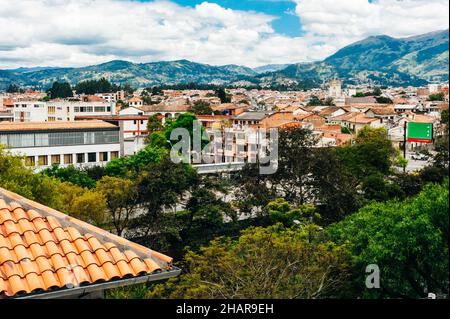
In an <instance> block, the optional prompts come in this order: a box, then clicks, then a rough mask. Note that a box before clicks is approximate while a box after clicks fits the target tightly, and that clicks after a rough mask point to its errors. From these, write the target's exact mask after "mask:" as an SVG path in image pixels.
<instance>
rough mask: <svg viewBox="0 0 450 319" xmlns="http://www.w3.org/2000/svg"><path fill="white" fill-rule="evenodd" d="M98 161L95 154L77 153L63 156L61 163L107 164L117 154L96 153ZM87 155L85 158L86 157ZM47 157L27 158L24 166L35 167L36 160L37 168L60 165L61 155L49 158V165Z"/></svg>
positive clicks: (115, 152) (117, 155) (117, 153)
mask: <svg viewBox="0 0 450 319" xmlns="http://www.w3.org/2000/svg"><path fill="white" fill-rule="evenodd" d="M98 154H99V156H98V160H97V153H87V154H86V153H77V154H75V156H74V154H63V156H62V161H63V163H64V164H66V165H70V164H82V163H86V159H87V163H95V162H97V161H99V162H107V161H109V160H113V159H116V158H118V157H119V152H117V151H114V152H110V154H108V152H100V153H98ZM86 155H87V156H86ZM48 159H49V157H48V156H47V155H39V156H27V157H26V158H25V165H27V166H36V160H37V165H38V166H47V165H49V164H51V165H54V164H56V165H59V164H62V163H61V155H60V154H54V155H51V156H50V163H49V162H48Z"/></svg>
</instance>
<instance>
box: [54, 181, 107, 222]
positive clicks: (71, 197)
mask: <svg viewBox="0 0 450 319" xmlns="http://www.w3.org/2000/svg"><path fill="white" fill-rule="evenodd" d="M59 192H60V194H61V197H62V199H61V205H60V207H58V208H57V209H58V210H60V211H62V212H65V213H67V214H68V215H70V216H73V217H75V218H78V219H81V220H83V221H85V222H88V223H90V224H94V225H97V226H100V227H101V226H104V225H105V224H106V223H107V222H108V216H107V213H106V209H107V208H106V201H105V197H104V196H103V194H102V193H100V192H97V191H96V190H95V189H88V188H84V187H80V186H77V185H73V184H71V183H67V182H64V183H60V185H59Z"/></svg>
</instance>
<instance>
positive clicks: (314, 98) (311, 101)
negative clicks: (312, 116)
mask: <svg viewBox="0 0 450 319" xmlns="http://www.w3.org/2000/svg"><path fill="white" fill-rule="evenodd" d="M307 105H308V106H317V105H322V101H321V100H320V99H319V98H318V97H317V96H316V95H312V96H311V97H310V99H309V102H308V104H307Z"/></svg>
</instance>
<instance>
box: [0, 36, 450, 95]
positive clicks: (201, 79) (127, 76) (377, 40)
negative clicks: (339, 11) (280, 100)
mask: <svg viewBox="0 0 450 319" xmlns="http://www.w3.org/2000/svg"><path fill="white" fill-rule="evenodd" d="M448 45H449V30H448V29H447V30H443V31H436V32H431V33H427V34H423V35H419V36H413V37H408V38H393V37H389V36H386V35H380V36H371V37H369V38H366V39H364V40H362V41H358V42H355V43H353V44H350V45H348V46H346V47H344V48H342V49H340V50H339V51H337V52H336V53H334V54H333V55H331V56H329V57H328V58H326V59H325V60H323V61H317V62H310V63H297V64H275V65H266V66H262V67H257V68H253V69H252V68H249V67H246V66H240V65H224V66H212V65H208V64H201V63H196V62H191V61H188V60H178V61H162V62H151V63H132V62H128V61H122V60H115V61H110V62H107V63H103V64H99V65H93V66H87V67H81V68H55V67H35V68H19V69H14V70H0V89H5V88H6V87H7V86H8V85H9V84H11V83H15V84H18V85H22V86H37V87H41V88H47V87H49V86H50V85H51V84H52V83H53V82H54V81H67V82H69V83H71V84H76V83H78V82H80V81H83V80H88V79H98V78H101V77H105V78H107V79H109V80H110V81H111V82H114V83H117V84H124V83H129V84H131V85H132V86H136V87H145V86H154V85H161V84H167V85H170V84H182V83H191V82H194V83H198V84H216V85H235V86H258V85H259V86H263V87H274V86H278V87H279V86H285V87H292V88H310V87H317V86H319V85H321V84H322V83H323V82H325V81H327V80H329V79H331V78H335V77H337V78H340V79H342V80H344V82H345V83H348V84H357V83H367V82H371V83H373V84H378V85H416V86H419V85H424V84H426V83H430V82H442V81H448V74H449V70H448V67H449V50H448Z"/></svg>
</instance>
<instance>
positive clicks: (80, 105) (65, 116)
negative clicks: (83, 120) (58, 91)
mask: <svg viewBox="0 0 450 319" xmlns="http://www.w3.org/2000/svg"><path fill="white" fill-rule="evenodd" d="M115 112H116V108H115V103H109V102H98V101H96V102H82V101H62V100H53V101H48V102H42V101H18V102H15V103H14V110H13V114H14V122H57V121H74V120H75V116H82V115H114V114H115Z"/></svg>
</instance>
